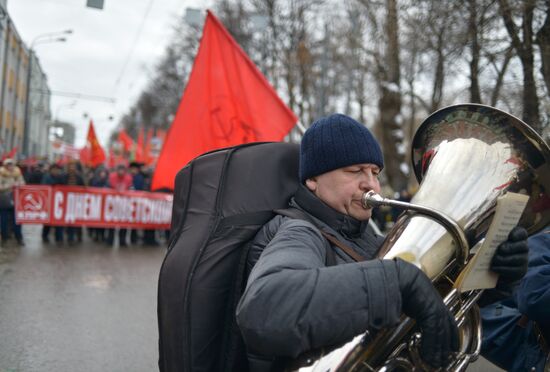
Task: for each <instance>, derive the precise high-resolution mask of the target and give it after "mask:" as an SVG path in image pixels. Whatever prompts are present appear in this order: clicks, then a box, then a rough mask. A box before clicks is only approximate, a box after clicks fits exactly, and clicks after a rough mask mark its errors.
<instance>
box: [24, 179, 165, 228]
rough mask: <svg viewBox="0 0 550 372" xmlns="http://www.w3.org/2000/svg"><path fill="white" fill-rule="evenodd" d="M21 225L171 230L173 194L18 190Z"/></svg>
mask: <svg viewBox="0 0 550 372" xmlns="http://www.w3.org/2000/svg"><path fill="white" fill-rule="evenodd" d="M14 198H15V217H16V220H17V223H18V224H21V223H23V224H25V223H38V224H46V225H54V226H89V227H131V228H140V229H163V230H164V229H169V228H170V222H171V215H172V200H173V196H172V194H165V193H154V192H144V191H125V192H116V191H114V190H111V189H105V188H98V187H82V186H40V185H27V186H19V187H16V188H15V194H14Z"/></svg>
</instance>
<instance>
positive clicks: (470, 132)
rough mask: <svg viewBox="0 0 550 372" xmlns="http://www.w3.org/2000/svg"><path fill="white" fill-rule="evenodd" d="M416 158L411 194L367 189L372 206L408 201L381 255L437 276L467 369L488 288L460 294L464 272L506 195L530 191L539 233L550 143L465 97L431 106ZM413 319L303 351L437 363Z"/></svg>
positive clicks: (457, 360) (391, 365)
mask: <svg viewBox="0 0 550 372" xmlns="http://www.w3.org/2000/svg"><path fill="white" fill-rule="evenodd" d="M412 163H413V167H414V172H415V175H416V178H417V179H418V182H419V184H420V188H419V190H418V192H417V193H416V195H415V196H414V198H413V199H412V200H411V203H404V202H399V201H393V200H388V199H384V198H382V197H380V196H378V195H375V194H372V193H367V194H365V195H364V196H363V206H364V207H365V208H367V207H373V206H379V205H390V206H395V207H402V208H404V209H405V210H406V213H404V214H403V215H401V217H400V218H399V219H398V221H397V223H396V224H395V226H394V227H393V229H392V230H391V231H390V232H389V234H388V235H387V237H386V239H385V241H384V244H383V245H382V247H381V250H380V254H379V257H380V258H388V259H389V258H393V257H401V258H403V259H405V260H407V261H410V262H413V263H415V264H416V265H417V266H418V267H420V268H421V269H422V270H423V271H424V272H425V273H426V274H427V275H428V277H430V278H431V279H432V281H433V283H434V285H435V286H436V288H438V290H439V291H440V294H441V296H442V297H443V299H444V302H445V304H446V305H447V307H448V308H449V310H450V311H451V312H452V314H453V315H454V316H455V319H456V321H457V323H458V325H459V333H460V350H459V352H458V353H457V354H456V356H455V357H454V358H453V360H452V361H450V362H449V364H448V365H447V366H446V367H445V368H443V370H446V371H451V370H452V371H463V370H465V369H466V368H467V366H468V364H469V363H470V362H473V361H474V360H476V359H477V357H478V355H479V352H480V347H481V324H480V317H479V309H478V307H477V305H476V301H477V300H478V299H479V297H480V295H481V293H482V291H481V290H473V291H469V292H465V293H460V292H459V291H458V290H457V289H456V288H454V284H455V281H456V279H457V277H458V274H459V273H460V271H461V270H462V269H463V267H464V266H465V264H466V263H467V262H468V259H469V257H470V255H471V253H470V249H471V248H473V247H474V246H475V245H476V244H479V243H480V242H481V241H482V240H483V238H484V235H485V233H486V232H487V229H488V227H489V224H490V223H491V221H492V218H493V216H494V211H495V205H496V201H497V198H498V197H499V196H501V195H503V194H504V193H506V192H509V191H510V192H516V193H522V194H526V195H529V202H528V204H527V206H526V208H525V210H524V212H523V215H522V216H521V219H520V222H519V224H520V225H521V226H524V227H525V228H527V230H528V231H529V233H530V234H532V233H534V232H536V231H538V230H540V229H541V228H543V227H544V226H546V225H547V224H548V223H549V222H550V149H549V147H548V145H547V144H546V143H545V142H544V140H543V139H542V138H541V137H540V136H539V135H538V134H537V133H536V132H535V131H534V130H533V129H532V128H531V127H529V126H528V125H527V124H525V123H524V122H522V121H521V120H519V119H517V118H516V117H514V116H512V115H510V114H507V113H505V112H503V111H500V110H497V109H495V108H492V107H488V106H484V105H478V104H460V105H454V106H449V107H446V108H443V109H441V110H439V111H437V112H435V113H433V114H432V115H430V116H429V117H428V118H427V119H426V120H425V121H424V122H423V123H422V125H421V126H420V127H419V129H418V130H417V132H416V134H415V136H414V139H413V144H412ZM414 326H415V323H414V320H412V319H410V318H407V317H405V316H404V315H403V316H402V321H401V323H400V324H399V325H398V326H397V327H395V328H393V329H386V330H382V331H380V332H378V333H376V334H374V335H372V334H371V333H370V332H369V331H366V332H365V333H364V334H361V335H358V336H356V337H355V338H353V339H352V340H350V341H349V342H347V343H346V344H344V345H341V346H339V347H337V348H335V349H332V350H329V351H319V352H318V353H317V354H316V355H315V354H314V355H311V356H304V358H302V359H301V360H300V363H301V365H300V366H299V368H298V369H299V370H300V371H392V370H417V371H418V370H430V368H429V367H428V366H427V365H425V364H424V363H423V361H422V360H421V358H420V356H419V343H420V342H421V334H420V333H419V332H418V331H417V330H416V329H415V328H414Z"/></svg>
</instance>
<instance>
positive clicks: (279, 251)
mask: <svg viewBox="0 0 550 372" xmlns="http://www.w3.org/2000/svg"><path fill="white" fill-rule="evenodd" d="M383 166H384V162H383V157H382V151H381V150H380V146H379V144H378V142H377V141H376V139H375V138H374V137H373V136H372V134H371V133H370V132H369V130H368V129H367V128H366V127H365V126H363V125H362V124H360V123H358V122H357V121H355V120H353V119H352V118H350V117H347V116H345V115H341V114H335V115H331V116H328V117H324V118H321V119H319V120H317V121H316V122H314V123H313V124H312V126H311V127H310V128H309V129H308V130H307V131H306V133H305V134H304V136H303V138H302V142H301V147H300V172H299V173H300V175H299V177H300V181H301V187H300V188H299V189H298V191H297V193H296V194H295V196H294V197H293V198H292V200H291V202H290V206H291V207H292V208H294V209H295V210H298V211H300V213H302V214H303V215H305V217H306V218H291V217H287V216H282V215H278V216H276V217H274V218H273V219H272V220H271V221H269V222H268V223H267V224H266V225H265V226H264V227H263V228H262V229H261V230H260V231H259V232H258V234H257V235H256V237H255V238H254V240H253V242H252V246H251V250H250V253H249V256H248V260H247V268H248V269H249V270H250V275H249V277H248V282H247V285H246V288H245V291H244V294H243V295H242V297H241V299H240V301H239V303H238V306H237V311H236V317H237V324H238V326H239V328H240V331H241V334H242V336H243V339H244V341H245V344H246V347H247V354H248V360H249V366H250V369H251V371H261V370H265V371H268V370H273V368H276V369H277V368H280V367H281V365H280V363H284V362H283V361H284V359H285V358H295V357H297V356H298V355H300V354H302V353H304V352H308V351H311V350H314V349H317V348H321V347H325V346H330V345H336V344H339V343H343V342H346V341H349V340H350V339H351V338H352V337H353V336H356V335H359V334H361V333H364V332H365V331H366V330H367V329H369V330H372V331H377V330H380V329H382V328H386V327H392V326H395V325H397V324H398V323H399V319H400V315H401V314H402V313H405V314H406V315H408V316H410V317H412V318H413V319H415V320H416V322H417V324H418V325H419V327H420V328H421V330H422V334H423V336H422V343H421V347H420V353H421V356H422V358H423V359H424V361H425V362H427V363H429V364H430V365H433V366H435V367H440V366H443V365H445V363H446V362H447V360H448V357H449V356H450V355H451V354H452V353H453V352H454V351H456V350H457V348H458V341H459V340H458V331H457V326H456V324H455V321H454V318H453V316H452V315H451V313H450V312H449V310H448V309H447V308H446V307H445V305H444V304H443V300H442V298H441V296H440V295H439V293H438V292H437V290H436V289H435V288H434V286H433V285H432V283H431V281H430V279H429V278H428V277H427V276H426V275H425V274H424V273H423V272H422V271H421V270H420V269H419V268H417V267H416V266H415V265H413V264H411V263H408V262H406V261H403V260H401V259H399V258H396V259H392V260H389V259H388V260H385V259H377V258H376V255H377V253H378V250H379V248H380V244H381V242H382V238H381V237H380V236H377V235H376V234H375V233H374V232H373V231H372V230H371V229H370V228H369V226H368V220H369V218H370V217H371V213H372V211H371V210H370V209H364V208H363V207H362V203H361V197H362V195H363V193H365V192H367V191H369V190H374V191H375V192H379V191H380V184H379V181H378V175H379V173H380V171H381V170H382V168H383ZM321 231H322V232H324V233H326V234H328V235H332V237H334V238H336V239H337V240H338V241H339V242H340V244H341V243H343V244H344V245H347V246H348V247H349V248H351V250H352V251H353V253H354V255H355V256H356V255H360V256H362V257H363V258H364V259H365V260H364V261H362V262H357V261H356V260H355V259H353V258H352V257H351V256H350V255H348V254H347V253H345V251H344V250H342V249H341V248H339V247H338V246H336V245H334V244H333V243H330V242H329V240H328V238H326V237H325V236H323V235H322V234H321ZM524 243H525V242H524ZM525 246H526V244H525ZM513 247H514V249H515V248H517V247H516V246H513ZM522 249H523V246H522ZM499 250H500V248H499ZM331 252H332V253H331ZM331 255H332V256H333V258H332V259H331V258H330V256H331ZM525 255H526V252H525ZM329 261H333V262H332V263H333V264H335V265H333V266H331V265H327V264H328V263H330V262H329ZM514 268H515V267H514ZM519 270H520V271H521V270H522V268H519ZM501 277H503V275H501Z"/></svg>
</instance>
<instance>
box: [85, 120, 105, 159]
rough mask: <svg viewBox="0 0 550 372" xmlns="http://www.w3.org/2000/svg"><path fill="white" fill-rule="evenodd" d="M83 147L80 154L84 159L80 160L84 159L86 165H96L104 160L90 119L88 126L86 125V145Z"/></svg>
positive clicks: (103, 152)
mask: <svg viewBox="0 0 550 372" xmlns="http://www.w3.org/2000/svg"><path fill="white" fill-rule="evenodd" d="M84 149H86V150H84ZM84 149H82V150H83V151H81V156H82V157H83V158H86V159H81V161H82V160H84V162H85V164H86V165H88V166H91V167H97V166H98V165H99V164H103V162H104V161H105V151H103V148H102V147H101V145H100V144H99V141H98V140H97V136H96V135H95V129H94V123H93V121H92V120H90V126H89V127H88V136H87V137H86V146H85V147H84Z"/></svg>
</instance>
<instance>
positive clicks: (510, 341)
mask: <svg viewBox="0 0 550 372" xmlns="http://www.w3.org/2000/svg"><path fill="white" fill-rule="evenodd" d="M528 242H529V266H528V269H527V274H526V275H525V276H524V277H523V279H522V280H521V282H520V283H519V286H517V288H515V291H514V293H513V295H512V296H510V297H507V298H505V299H503V300H501V301H497V302H495V303H493V304H491V305H488V306H485V307H483V308H481V320H482V325H483V341H482V344H481V351H482V353H483V356H484V357H485V358H487V359H488V360H490V361H491V362H492V363H494V364H496V365H497V366H499V367H500V368H503V369H505V370H507V371H514V372H515V371H517V372H520V371H533V372H535V371H536V372H542V371H546V370H547V369H545V365H546V368H548V367H550V354H549V348H548V346H549V342H550V227H547V228H546V229H545V230H543V232H541V233H538V234H536V235H533V236H531V237H530V238H529V240H528Z"/></svg>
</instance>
